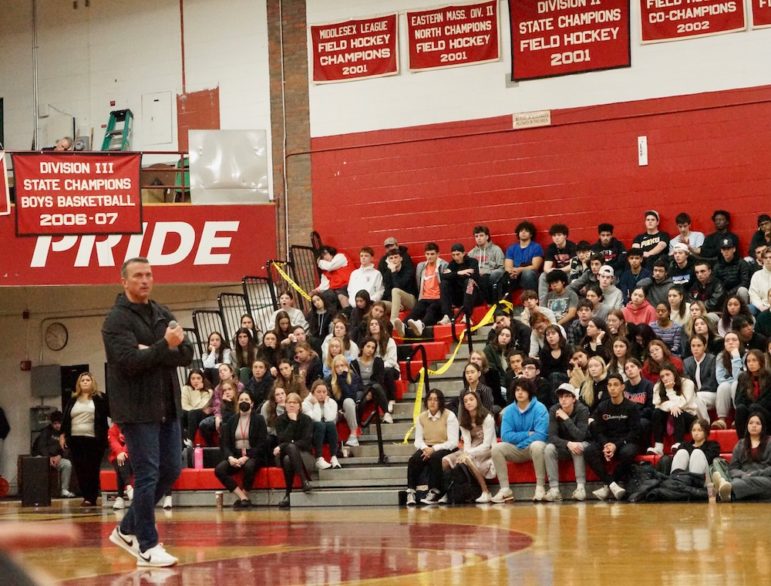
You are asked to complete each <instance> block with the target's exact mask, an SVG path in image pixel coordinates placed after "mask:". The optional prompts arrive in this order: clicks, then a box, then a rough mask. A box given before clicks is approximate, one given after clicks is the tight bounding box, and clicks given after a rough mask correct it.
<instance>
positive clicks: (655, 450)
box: [646, 446, 664, 456]
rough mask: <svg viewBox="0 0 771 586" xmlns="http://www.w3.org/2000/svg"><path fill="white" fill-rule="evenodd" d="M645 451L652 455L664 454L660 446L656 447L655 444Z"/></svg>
mask: <svg viewBox="0 0 771 586" xmlns="http://www.w3.org/2000/svg"><path fill="white" fill-rule="evenodd" d="M646 451H647V453H649V454H652V455H654V456H663V455H664V450H662V449H661V448H658V447H656V446H654V447H652V448H648V449H647V450H646Z"/></svg>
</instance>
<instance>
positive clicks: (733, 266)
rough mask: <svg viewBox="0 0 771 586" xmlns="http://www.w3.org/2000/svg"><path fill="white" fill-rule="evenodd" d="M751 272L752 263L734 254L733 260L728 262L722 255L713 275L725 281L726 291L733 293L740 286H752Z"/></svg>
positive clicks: (722, 281) (729, 293)
mask: <svg viewBox="0 0 771 586" xmlns="http://www.w3.org/2000/svg"><path fill="white" fill-rule="evenodd" d="M751 273H752V271H750V265H748V264H747V261H745V260H744V259H742V258H739V256H738V255H734V258H733V260H732V261H731V262H726V261H725V259H724V258H723V256H722V255H721V256H720V259H718V261H717V263H715V268H714V269H713V270H712V277H713V278H715V279H717V280H719V281H720V282H721V283H723V288H724V289H725V291H726V293H727V294H728V295H732V294H733V293H736V290H737V289H738V288H739V287H749V286H750V278H751V276H752V275H751Z"/></svg>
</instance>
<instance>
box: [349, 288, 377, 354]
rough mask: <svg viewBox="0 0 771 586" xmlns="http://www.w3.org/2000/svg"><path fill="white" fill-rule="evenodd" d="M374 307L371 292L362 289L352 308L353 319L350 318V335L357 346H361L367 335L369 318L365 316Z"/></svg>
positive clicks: (357, 294) (356, 296)
mask: <svg viewBox="0 0 771 586" xmlns="http://www.w3.org/2000/svg"><path fill="white" fill-rule="evenodd" d="M370 309H372V299H370V297H369V293H368V292H367V291H366V290H364V289H361V290H360V291H358V292H357V293H356V295H355V297H354V303H353V309H352V310H351V319H350V320H349V322H348V324H349V330H350V337H351V340H353V341H354V342H355V343H356V345H357V346H361V341H362V340H363V339H364V338H366V337H367V320H366V319H365V316H366V315H367V314H368V313H369V310H370Z"/></svg>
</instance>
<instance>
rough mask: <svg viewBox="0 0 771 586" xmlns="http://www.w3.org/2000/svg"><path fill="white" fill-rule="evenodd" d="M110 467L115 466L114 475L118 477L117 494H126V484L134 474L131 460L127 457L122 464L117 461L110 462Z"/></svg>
mask: <svg viewBox="0 0 771 586" xmlns="http://www.w3.org/2000/svg"><path fill="white" fill-rule="evenodd" d="M112 467H113V468H115V476H116V477H117V478H118V496H119V497H124V498H125V496H126V486H128V485H129V484H131V477H132V476H133V475H134V471H133V470H132V468H131V462H129V460H128V459H127V460H126V461H125V462H123V466H121V465H120V464H118V461H117V460H115V462H113V463H112Z"/></svg>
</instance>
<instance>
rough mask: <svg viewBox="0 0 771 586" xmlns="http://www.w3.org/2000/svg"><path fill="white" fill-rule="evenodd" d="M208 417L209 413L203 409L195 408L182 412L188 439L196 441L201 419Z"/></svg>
mask: <svg viewBox="0 0 771 586" xmlns="http://www.w3.org/2000/svg"><path fill="white" fill-rule="evenodd" d="M207 417H208V415H207V414H206V413H204V412H203V409H193V410H192V411H183V412H182V421H184V423H185V431H186V435H187V439H189V440H190V441H191V442H193V443H195V432H196V431H198V426H199V425H200V423H201V421H203V420H204V419H206V418H207Z"/></svg>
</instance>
